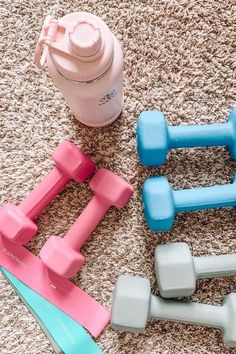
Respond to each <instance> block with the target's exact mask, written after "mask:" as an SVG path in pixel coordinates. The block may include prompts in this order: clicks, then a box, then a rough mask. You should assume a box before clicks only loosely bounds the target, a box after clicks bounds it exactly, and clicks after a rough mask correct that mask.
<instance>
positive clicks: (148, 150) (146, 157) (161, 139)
mask: <svg viewBox="0 0 236 354" xmlns="http://www.w3.org/2000/svg"><path fill="white" fill-rule="evenodd" d="M137 148H138V154H139V157H140V160H141V162H142V164H143V165H144V166H155V165H162V164H163V163H164V162H165V160H166V155H167V153H168V129H167V125H166V122H165V118H164V115H163V114H162V113H161V112H159V111H144V112H142V113H141V114H140V116H139V118H138V125H137Z"/></svg>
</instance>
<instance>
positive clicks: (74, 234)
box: [40, 168, 133, 278]
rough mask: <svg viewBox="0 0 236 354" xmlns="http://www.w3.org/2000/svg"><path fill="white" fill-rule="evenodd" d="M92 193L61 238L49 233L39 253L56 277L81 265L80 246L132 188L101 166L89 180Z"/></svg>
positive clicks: (67, 274) (131, 192)
mask: <svg viewBox="0 0 236 354" xmlns="http://www.w3.org/2000/svg"><path fill="white" fill-rule="evenodd" d="M90 187H91V188H92V190H93V192H94V196H93V198H92V199H91V201H90V202H89V204H88V205H87V206H86V208H85V209H84V211H83V212H82V214H80V216H79V217H78V219H77V220H76V222H75V223H74V225H73V226H72V227H71V228H70V230H69V231H68V232H67V234H66V236H65V237H64V238H61V237H58V236H52V237H50V238H49V239H48V241H47V242H46V244H45V245H44V247H43V248H42V250H41V252H40V257H41V259H42V261H43V262H44V264H45V265H47V267H48V268H49V269H51V270H52V271H53V272H55V273H57V274H58V275H60V276H63V277H66V278H70V277H72V276H74V275H75V274H76V273H77V272H78V271H79V270H80V268H81V267H82V265H83V264H84V261H85V259H84V256H83V255H82V253H80V248H81V247H82V245H83V244H84V243H85V241H86V240H87V238H88V237H89V236H90V234H91V233H92V232H93V230H94V229H95V228H96V226H97V225H98V224H99V222H100V221H101V219H102V218H103V216H104V215H105V214H106V212H107V210H108V209H109V208H110V207H111V206H116V207H118V208H123V207H124V206H125V205H126V204H127V203H128V201H129V199H130V198H131V195H132V194H133V187H132V186H131V185H130V184H128V183H127V182H126V181H124V180H123V179H122V178H121V177H119V176H117V175H116V174H115V173H113V172H111V171H109V170H107V169H105V168H101V169H100V170H98V172H97V173H96V174H95V176H94V177H93V178H92V179H91V181H90Z"/></svg>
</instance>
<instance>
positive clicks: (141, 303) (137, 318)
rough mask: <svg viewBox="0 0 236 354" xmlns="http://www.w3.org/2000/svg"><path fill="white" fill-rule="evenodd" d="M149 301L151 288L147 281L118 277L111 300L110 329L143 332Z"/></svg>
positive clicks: (147, 316)
mask: <svg viewBox="0 0 236 354" xmlns="http://www.w3.org/2000/svg"><path fill="white" fill-rule="evenodd" d="M150 300H151V286H150V282H149V280H148V279H145V278H140V277H131V276H127V275H121V276H119V278H118V280H117V282H116V285H115V289H114V292H113V299H112V311H111V325H112V328H114V329H116V330H119V331H131V332H141V331H143V330H144V329H145V327H146V325H147V322H148V319H149V309H150Z"/></svg>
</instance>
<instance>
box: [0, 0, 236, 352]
mask: <svg viewBox="0 0 236 354" xmlns="http://www.w3.org/2000/svg"><path fill="white" fill-rule="evenodd" d="M0 3H1V11H0V17H1V25H2V26H1V30H0V31H1V61H0V65H1V103H0V109H1V115H0V120H1V124H0V167H1V178H0V196H1V199H0V203H1V204H4V203H6V202H7V201H11V202H14V203H17V202H19V201H20V200H21V199H22V198H23V197H24V196H25V195H26V193H27V192H28V191H29V190H31V189H32V188H33V186H34V185H35V184H36V183H38V182H39V181H41V179H42V177H43V176H44V175H45V174H46V173H47V172H48V171H49V169H50V168H51V167H52V165H53V163H52V160H51V152H52V150H53V149H54V148H55V147H56V146H57V145H58V143H59V142H61V141H63V140H64V139H70V140H72V141H74V142H75V143H76V144H78V145H80V146H81V147H82V148H84V149H85V150H86V151H87V152H89V153H90V154H91V155H92V157H93V158H94V160H95V162H96V163H97V165H98V166H105V167H108V168H110V169H112V170H114V171H116V172H117V173H119V174H120V175H121V176H123V177H124V178H126V179H127V180H128V181H130V182H131V183H133V184H134V187H135V194H134V197H133V199H132V202H131V203H130V204H129V206H128V207H127V208H126V209H125V210H120V211H117V210H115V209H112V210H111V211H110V212H109V213H108V215H107V216H106V218H105V219H104V221H103V222H102V224H101V225H100V226H99V227H98V228H97V230H96V232H94V234H93V236H92V237H91V238H90V240H89V241H88V242H87V244H86V245H85V246H84V247H83V252H84V254H85V255H86V259H87V263H86V266H85V267H84V268H83V270H82V271H81V273H80V274H79V275H78V276H77V277H76V279H75V281H76V284H79V285H80V286H81V287H82V288H83V289H85V290H86V291H87V292H88V293H89V294H91V295H92V296H94V297H95V298H96V299H97V300H98V301H100V302H101V303H102V304H104V305H106V306H107V307H110V305H111V295H112V290H113V286H114V284H115V281H116V279H117V277H118V275H119V274H123V273H128V274H133V275H141V276H145V277H148V278H150V279H151V281H152V286H153V291H155V292H156V293H158V288H157V284H156V281H155V276H154V271H153V252H154V248H155V246H156V245H157V244H158V243H164V242H171V241H187V242H188V243H189V244H190V245H191V247H192V250H193V253H194V255H206V254H221V253H226V252H233V251H235V219H236V214H235V210H234V209H233V208H231V209H222V210H215V211H204V212H194V213H188V214H182V215H178V216H177V218H176V222H175V227H174V229H173V230H172V231H171V232H168V233H162V234H154V233H152V232H150V231H149V230H148V229H147V227H146V224H145V222H144V219H143V213H142V203H141V193H140V191H141V186H142V183H143V181H144V179H145V178H146V177H147V176H149V175H157V174H164V175H166V176H167V177H168V178H169V180H170V181H171V183H172V185H173V187H175V188H181V187H183V188H184V187H197V186H206V185H213V184H216V183H219V184H221V183H226V182H230V181H231V179H232V176H233V173H234V170H235V163H234V162H233V161H232V159H231V158H230V156H229V154H228V152H227V151H226V149H224V148H209V149H189V150H179V151H173V152H171V154H170V156H169V159H168V162H167V164H166V165H165V166H164V167H162V168H160V169H158V168H150V169H144V168H142V167H141V165H140V164H139V162H138V158H137V154H136V142H135V125H136V119H137V116H138V114H139V113H140V112H141V111H142V110H143V109H160V110H161V111H163V112H164V114H165V115H166V117H167V118H168V121H169V123H171V124H179V123H210V122H216V121H217V122H224V121H225V119H226V117H227V115H228V113H229V111H230V109H231V108H232V106H233V104H234V103H235V98H236V79H235V68H236V66H235V24H236V22H235V20H236V18H235V13H236V5H235V0H218V1H216V0H208V1H204V0H197V1H194V0H190V1H189V0H181V1H177V0H176V1H175V0H162V1H155V0H149V1H137V0H136V1H128V0H127V1H116V0H112V1H108V0H107V1H92V0H91V1H89V0H87V1H86V0H85V1H78V2H75V1H73V0H65V1H59V0H58V1H51V0H47V1H45V0H34V1H28V0H12V1H7V0H0ZM79 10H83V11H90V12H93V13H94V14H96V15H99V16H101V17H102V18H103V19H104V20H105V21H106V23H107V24H108V25H109V27H110V28H111V30H113V31H114V33H115V34H116V35H117V36H118V37H119V38H120V40H121V41H122V43H123V47H124V54H125V82H124V84H125V104H124V110H123V114H122V116H121V117H120V118H119V119H118V120H117V121H116V122H115V123H114V124H113V125H112V126H110V127H107V128H104V129H100V130H95V129H91V128H87V127H85V126H83V125H82V124H80V123H78V122H77V121H76V120H75V118H74V117H73V116H72V115H71V113H70V110H69V108H68V107H67V105H66V103H65V102H64V99H63V98H62V96H61V94H60V93H59V92H58V91H57V89H56V88H54V86H53V84H52V83H51V80H50V78H49V77H48V76H47V73H46V72H41V71H39V70H37V69H36V68H35V66H34V64H33V62H32V61H33V59H32V56H33V51H34V47H35V44H36V41H37V37H38V34H39V31H40V29H41V24H42V20H43V18H44V17H45V16H46V15H47V14H54V15H55V16H56V17H61V16H63V15H64V14H67V13H69V12H73V11H79ZM90 197H91V192H90V191H89V190H88V188H87V187H86V186H85V185H82V186H78V185H76V184H75V183H72V184H71V185H70V186H69V187H68V188H67V189H66V190H65V191H64V192H63V193H62V195H61V196H60V198H57V199H56V200H55V202H54V203H53V204H51V205H50V207H49V208H48V209H47V210H46V211H45V212H44V213H43V214H42V215H41V217H40V218H39V220H38V223H39V228H40V230H39V231H40V232H39V234H38V236H37V237H36V238H35V239H34V241H33V242H32V243H31V244H30V245H29V248H30V250H31V251H32V252H34V253H35V254H38V252H39V250H40V248H41V247H42V245H43V244H44V242H45V240H46V239H47V238H48V237H49V236H50V235H63V234H64V233H65V232H66V230H67V229H68V227H69V225H70V224H72V223H73V221H74V220H75V218H76V216H77V215H78V213H80V212H81V210H82V209H83V208H84V206H85V205H86V203H87V202H88V200H89V198H90ZM0 279H1V287H0V353H1V354H49V353H53V350H52V348H51V346H50V344H49V342H48V340H47V338H46V336H45V335H44V334H43V332H42V331H41V329H40V327H39V325H38V324H37V323H36V322H35V320H34V319H33V317H32V316H31V315H30V314H29V312H28V310H27V309H26V308H25V306H24V305H23V304H22V302H21V301H20V300H19V299H18V297H17V295H15V293H14V291H13V290H12V289H11V287H10V286H9V285H8V284H7V282H6V281H5V279H4V278H3V277H2V276H0ZM235 290H236V284H235V277H232V278H225V279H221V280H219V279H213V280H205V281H199V283H198V289H197V292H196V293H195V295H194V296H193V297H192V300H194V301H199V302H203V303H208V304H219V303H221V301H222V298H223V296H224V295H226V294H228V293H230V292H232V291H235ZM98 344H99V345H100V346H101V348H102V349H103V350H104V353H107V354H108V353H109V354H118V353H119V354H125V353H127V354H154V353H155V354H156V353H162V354H166V353H171V354H172V353H173V354H175V353H176V354H177V353H178V354H179V353H181V354H182V353H220V354H222V353H235V352H236V351H235V350H234V349H226V348H224V346H223V344H222V338H221V335H220V332H219V331H218V330H213V329H206V328H203V327H197V326H187V325H182V324H174V323H167V322H166V323H164V322H151V323H150V324H149V326H148V328H147V330H146V332H145V333H144V334H139V335H137V334H135V335H133V334H128V333H123V334H120V333H117V332H115V331H113V330H112V329H110V328H108V329H107V330H106V331H104V333H103V335H102V336H101V337H100V338H99V339H98ZM78 354H79V353H78ZM83 354H87V353H83ZM88 354H89V353H88Z"/></svg>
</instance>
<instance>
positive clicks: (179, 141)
mask: <svg viewBox="0 0 236 354" xmlns="http://www.w3.org/2000/svg"><path fill="white" fill-rule="evenodd" d="M203 146H227V147H228V149H229V152H230V154H231V156H232V157H233V159H236V108H234V109H233V110H232V111H231V113H230V115H229V118H228V122H226V123H220V124H205V125H203V124H202V125H200V124H198V125H178V126H168V125H167V123H166V121H165V118H164V116H163V114H162V113H161V112H159V111H145V112H142V113H141V114H140V116H139V119H138V124H137V148H138V154H139V157H140V160H141V162H142V164H143V165H144V166H159V165H162V164H163V163H164V162H165V160H166V157H167V154H168V150H169V149H171V148H190V147H203Z"/></svg>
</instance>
